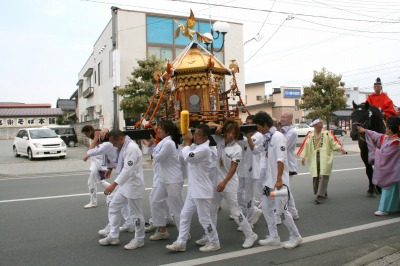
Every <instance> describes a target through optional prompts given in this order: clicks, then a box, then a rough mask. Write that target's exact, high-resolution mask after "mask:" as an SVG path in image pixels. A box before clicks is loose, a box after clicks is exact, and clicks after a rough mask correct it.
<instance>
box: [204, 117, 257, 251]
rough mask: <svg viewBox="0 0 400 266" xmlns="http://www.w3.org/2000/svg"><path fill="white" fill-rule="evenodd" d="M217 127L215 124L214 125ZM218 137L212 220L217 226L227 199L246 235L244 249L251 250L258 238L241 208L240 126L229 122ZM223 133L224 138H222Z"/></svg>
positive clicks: (218, 132)
mask: <svg viewBox="0 0 400 266" xmlns="http://www.w3.org/2000/svg"><path fill="white" fill-rule="evenodd" d="M214 125H215V124H214ZM215 133H216V135H213V138H214V140H215V142H216V143H217V156H218V157H217V171H218V176H217V187H216V189H215V188H214V198H213V202H212V207H211V219H212V222H213V224H214V225H215V226H217V213H218V208H219V206H220V205H221V201H222V199H225V200H226V202H227V203H228V206H229V211H230V214H231V216H232V217H233V219H234V220H235V222H236V224H237V225H238V226H240V227H241V229H242V231H243V234H244V235H245V241H244V243H243V245H242V247H243V248H250V247H251V246H253V244H254V241H256V240H257V238H258V236H257V234H255V233H254V232H253V230H252V229H251V227H250V224H249V222H248V221H247V219H246V217H245V216H244V214H243V212H242V210H241V209H240V207H239V204H238V199H237V193H238V185H239V184H238V183H239V181H238V176H237V173H236V169H237V166H238V163H239V162H240V160H241V158H242V149H241V148H240V146H239V145H238V144H237V143H236V140H237V139H238V137H239V125H238V124H237V123H236V122H235V121H233V120H227V121H226V122H225V123H224V126H223V127H221V126H218V127H217V129H216V132H215ZM221 133H222V134H223V136H221Z"/></svg>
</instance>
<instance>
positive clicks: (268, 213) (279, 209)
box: [261, 195, 300, 237]
mask: <svg viewBox="0 0 400 266" xmlns="http://www.w3.org/2000/svg"><path fill="white" fill-rule="evenodd" d="M287 200H288V197H287V196H280V197H276V198H273V197H267V196H265V195H263V196H262V203H261V204H262V210H263V214H264V217H265V220H266V221H267V226H268V231H269V235H270V236H271V237H278V229H277V227H276V221H275V214H274V207H275V208H276V214H277V215H279V216H280V217H281V219H282V223H283V224H284V225H285V226H286V228H287V229H288V231H289V234H290V236H291V237H299V236H300V234H299V230H297V227H296V225H295V224H294V221H293V218H292V215H291V214H290V212H289V211H288V210H285V208H284V206H285V204H286V203H287Z"/></svg>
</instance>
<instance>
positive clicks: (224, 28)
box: [204, 21, 229, 54]
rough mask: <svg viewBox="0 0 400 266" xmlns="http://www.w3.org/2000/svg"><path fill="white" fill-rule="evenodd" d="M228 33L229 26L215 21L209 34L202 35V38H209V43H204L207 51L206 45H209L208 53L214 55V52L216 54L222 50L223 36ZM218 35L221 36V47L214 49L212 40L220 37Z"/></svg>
mask: <svg viewBox="0 0 400 266" xmlns="http://www.w3.org/2000/svg"><path fill="white" fill-rule="evenodd" d="M228 31H229V24H228V23H227V22H222V21H217V22H215V23H214V25H213V26H212V27H211V33H209V32H207V33H204V36H206V37H207V38H209V39H210V40H211V41H210V42H205V44H206V46H207V50H208V45H210V44H211V47H210V50H209V51H210V52H211V53H212V54H214V52H216V53H218V52H220V51H221V50H222V48H223V47H224V44H225V34H227V33H228ZM214 32H216V33H217V36H214ZM220 34H222V45H221V47H220V48H219V49H214V40H217V39H218V38H219V37H220Z"/></svg>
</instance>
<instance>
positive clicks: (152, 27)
mask: <svg viewBox="0 0 400 266" xmlns="http://www.w3.org/2000/svg"><path fill="white" fill-rule="evenodd" d="M172 23H173V20H172V19H171V18H161V17H152V16H148V17H147V42H148V43H157V44H171V45H172V44H173V43H174V34H173V30H172V29H173V24H172Z"/></svg>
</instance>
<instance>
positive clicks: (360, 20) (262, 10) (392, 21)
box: [175, 0, 400, 24]
mask: <svg viewBox="0 0 400 266" xmlns="http://www.w3.org/2000/svg"><path fill="white" fill-rule="evenodd" d="M175 1H177V2H183V3H192V4H199V5H204V4H205V3H201V2H195V1H186V0H185V1H184V0H175ZM210 5H213V6H217V7H225V8H233V9H243V10H251V11H260V12H270V13H277V14H284V15H293V16H306V17H316V18H324V19H335V20H346V21H357V22H371V23H392V24H393V23H400V21H399V20H366V19H352V18H338V17H327V16H318V15H310V14H303V13H289V12H283V11H272V10H266V9H258V8H250V7H240V6H227V5H222V4H210Z"/></svg>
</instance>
